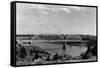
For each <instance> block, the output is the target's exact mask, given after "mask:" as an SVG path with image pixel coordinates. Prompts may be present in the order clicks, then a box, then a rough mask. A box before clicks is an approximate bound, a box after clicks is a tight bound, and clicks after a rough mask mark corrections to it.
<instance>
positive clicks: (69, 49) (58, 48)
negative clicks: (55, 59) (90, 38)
mask: <svg viewBox="0 0 100 68" xmlns="http://www.w3.org/2000/svg"><path fill="white" fill-rule="evenodd" d="M32 45H34V46H38V47H40V48H42V49H44V50H45V51H47V52H48V53H51V54H52V55H54V54H56V53H58V54H60V55H61V54H66V55H71V56H72V57H76V56H79V55H80V54H81V53H84V52H86V51H87V47H86V46H74V45H73V46H70V45H66V49H65V50H63V48H62V47H63V45H62V44H52V43H33V44H32Z"/></svg>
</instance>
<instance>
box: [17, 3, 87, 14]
mask: <svg viewBox="0 0 100 68" xmlns="http://www.w3.org/2000/svg"><path fill="white" fill-rule="evenodd" d="M18 5H19V7H20V8H24V9H37V10H39V11H40V13H41V14H45V15H49V12H48V11H51V12H56V11H57V12H59V11H63V12H66V13H71V12H72V11H73V10H74V11H80V10H82V11H83V10H84V9H85V8H84V7H78V6H57V5H54V6H53V5H42V4H20V3H18Z"/></svg>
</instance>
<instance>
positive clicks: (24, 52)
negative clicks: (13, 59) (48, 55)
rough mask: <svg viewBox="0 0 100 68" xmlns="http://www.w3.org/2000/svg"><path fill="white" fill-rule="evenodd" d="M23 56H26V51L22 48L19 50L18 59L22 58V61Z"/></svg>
mask: <svg viewBox="0 0 100 68" xmlns="http://www.w3.org/2000/svg"><path fill="white" fill-rule="evenodd" d="M25 56H26V49H25V48H24V47H22V48H21V49H20V55H19V57H20V58H22V59H24V58H25Z"/></svg>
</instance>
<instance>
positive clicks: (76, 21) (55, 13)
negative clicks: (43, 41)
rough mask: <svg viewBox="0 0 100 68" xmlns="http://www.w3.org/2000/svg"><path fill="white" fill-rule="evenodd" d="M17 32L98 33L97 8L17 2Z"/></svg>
mask: <svg viewBox="0 0 100 68" xmlns="http://www.w3.org/2000/svg"><path fill="white" fill-rule="evenodd" d="M16 13H17V14H16V16H17V17H16V18H17V19H16V33H17V34H88V35H96V8H95V7H80V6H63V5H46V4H28V3H17V8H16Z"/></svg>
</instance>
